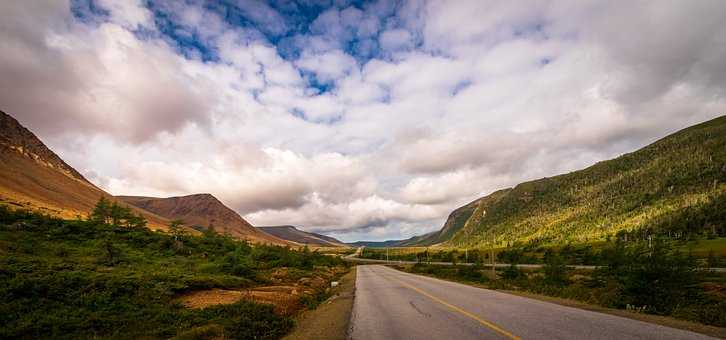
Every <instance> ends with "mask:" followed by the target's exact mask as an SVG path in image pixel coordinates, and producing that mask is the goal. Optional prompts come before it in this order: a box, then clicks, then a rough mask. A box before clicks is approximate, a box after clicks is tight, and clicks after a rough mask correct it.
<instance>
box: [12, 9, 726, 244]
mask: <svg viewBox="0 0 726 340" xmlns="http://www.w3.org/2000/svg"><path fill="white" fill-rule="evenodd" d="M0 11H1V12H2V13H4V14H7V15H5V20H3V21H2V22H0V47H2V49H3V53H2V54H0V77H2V78H3V79H7V81H6V82H4V84H6V86H5V87H3V88H2V90H1V91H0V102H2V103H3V104H2V105H3V107H2V110H3V111H6V112H8V113H10V114H12V115H14V116H15V117H17V118H18V119H19V120H20V121H21V122H22V123H23V124H24V125H26V126H28V127H29V128H31V129H32V130H33V131H34V132H36V133H37V134H38V135H39V136H40V137H41V138H42V139H43V140H44V141H45V142H47V143H48V144H49V145H50V146H51V147H52V148H53V149H54V150H56V151H57V152H58V153H59V154H60V155H61V156H62V157H63V158H64V159H65V160H67V161H68V162H69V163H70V164H71V165H72V166H74V167H75V168H76V169H78V170H79V171H81V172H82V173H83V174H84V175H85V176H87V177H88V178H89V179H90V180H92V181H93V182H94V183H96V184H98V185H99V186H100V187H102V188H103V189H105V190H107V191H109V192H111V193H113V194H118V195H121V194H129V195H154V196H173V195H185V194H191V193H200V192H208V193H212V194H214V195H215V196H217V197H218V198H220V199H221V200H222V201H223V202H224V203H226V204H227V205H229V206H230V207H231V208H233V209H234V210H236V211H237V212H239V213H240V214H242V215H243V216H244V217H245V218H246V219H248V220H249V221H250V222H252V223H253V224H255V225H275V224H292V225H297V226H300V227H301V228H303V229H305V230H311V231H317V232H323V233H326V234H329V235H333V236H336V237H339V238H340V239H342V240H345V241H354V240H362V239H368V240H382V239H391V238H404V237H410V236H412V235H417V234H422V233H425V232H429V231H432V230H436V229H439V228H440V227H441V226H442V224H443V222H444V220H445V218H446V216H447V215H448V214H449V213H450V212H451V211H452V210H453V209H455V208H456V207H458V206H460V205H462V204H465V203H467V202H469V201H471V200H473V199H475V198H477V197H480V196H482V195H486V194H488V193H491V192H492V191H495V190H498V189H501V188H504V187H508V186H512V185H516V184H517V183H519V182H522V181H525V180H529V179H535V178H540V177H544V176H552V175H556V174H559V173H562V172H568V171H572V170H576V169H579V168H582V167H585V166H588V165H590V164H592V163H594V162H597V161H599V160H603V159H608V158H612V157H614V156H617V155H619V154H621V153H624V152H629V151H632V150H634V149H636V148H638V147H641V146H643V145H646V144H647V143H649V142H652V141H654V140H656V139H657V138H659V137H662V136H664V135H665V134H667V133H670V132H673V131H676V130H678V129H680V128H683V127H685V126H688V125H690V124H693V123H696V122H700V121H703V120H707V119H709V118H713V117H715V116H718V115H722V114H723V112H724V111H725V110H724V108H726V99H725V98H726V90H725V89H726V76H725V75H726V41H724V40H723V37H725V36H726V27H725V26H726V25H724V24H723V23H724V22H726V2H723V1H717V0H713V1H707V0H704V1H689V2H686V1H672V2H671V1H667V2H665V3H663V2H658V3H657V4H656V3H653V2H646V1H642V2H641V1H634V2H629V3H627V4H623V3H613V2H607V1H594V0H592V1H574V2H573V1H531V2H502V1H480V0H476V1H474V0H472V1H466V0H461V1H435V0H420V1H342V0H341V1H270V2H265V1H140V0H139V1H125V0H124V1H121V0H92V1H91V0H78V1H76V0H72V1H53V2H24V1H7V2H2V3H0ZM7 84H12V86H8V85H7Z"/></svg>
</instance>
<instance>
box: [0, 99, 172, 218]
mask: <svg viewBox="0 0 726 340" xmlns="http://www.w3.org/2000/svg"><path fill="white" fill-rule="evenodd" d="M101 196H107V197H109V198H111V197H112V196H111V195H110V194H108V193H106V192H104V191H103V190H101V189H99V188H98V187H96V186H95V185H93V184H92V183H91V182H89V181H88V180H86V179H85V178H84V177H83V176H82V175H81V174H80V173H79V172H78V171H76V170H75V169H73V168H72V167H71V166H70V165H68V164H67V163H66V162H64V161H63V160H62V159H61V158H60V157H58V155H56V154H55V153H54V152H53V151H51V150H50V149H49V148H48V147H47V146H45V144H43V142H42V141H41V140H40V139H39V138H38V137H37V136H35V134H33V133H32V132H30V131H29V130H28V129H26V128H25V127H24V126H22V125H21V124H20V123H19V122H18V121H17V120H16V119H15V118H13V117H11V116H10V115H8V114H6V113H4V112H2V111H0V204H5V205H9V206H13V207H19V208H24V209H31V210H39V211H42V212H45V213H48V214H51V215H54V216H59V217H63V218H76V217H77V216H85V215H87V214H88V213H89V212H90V211H91V209H92V208H93V206H94V205H95V204H96V202H97V201H98V199H99V198H101ZM111 199H113V198H111ZM135 210H136V212H137V213H141V214H142V215H144V216H145V217H146V218H147V220H148V221H149V226H150V227H152V228H158V229H163V228H165V227H166V226H167V225H168V221H167V220H166V219H164V218H162V217H160V216H157V215H155V214H152V213H149V212H147V211H143V210H141V209H135Z"/></svg>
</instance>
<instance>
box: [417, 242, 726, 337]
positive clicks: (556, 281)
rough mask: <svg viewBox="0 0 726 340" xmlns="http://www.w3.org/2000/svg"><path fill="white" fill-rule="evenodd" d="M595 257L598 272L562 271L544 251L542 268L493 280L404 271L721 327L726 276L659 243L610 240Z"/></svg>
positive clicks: (444, 271) (477, 269)
mask: <svg viewBox="0 0 726 340" xmlns="http://www.w3.org/2000/svg"><path fill="white" fill-rule="evenodd" d="M565 251H567V249H565ZM520 254H521V253H520ZM596 257H597V258H598V259H599V261H601V265H602V267H599V268H597V269H595V270H574V269H569V268H568V267H567V266H566V262H567V259H568V258H572V253H570V254H569V255H568V254H563V252H562V250H559V251H558V250H555V249H548V250H547V251H546V254H545V256H544V262H545V265H544V266H543V268H541V269H537V270H529V271H528V270H523V269H521V268H518V267H517V266H516V265H510V266H508V267H506V268H504V269H503V270H500V271H499V273H498V275H497V276H496V277H491V276H489V277H487V276H485V274H486V273H489V270H485V269H484V268H483V267H482V266H481V265H479V264H477V265H474V266H436V265H429V264H425V263H417V264H415V265H413V266H411V267H410V268H408V270H409V271H411V272H416V273H425V274H429V275H433V276H437V277H441V278H446V279H451V280H457V281H464V282H470V283H472V282H473V283H477V284H481V285H485V286H487V287H489V288H494V289H506V290H524V291H529V292H533V293H537V294H543V295H549V296H555V297H562V298H568V299H574V300H579V301H583V302H586V303H591V304H596V305H600V306H604V307H610V308H620V309H629V310H633V311H638V312H646V313H651V314H657V315H668V316H673V317H676V318H681V319H686V320H691V321H697V322H701V323H704V324H709V325H715V326H719V327H724V326H726V299H725V298H724V296H723V293H722V292H723V290H724V289H725V288H726V276H725V275H724V274H722V273H714V272H709V271H707V270H704V269H705V268H704V267H705V264H704V263H699V261H697V260H696V259H695V258H694V257H692V256H690V255H689V254H686V253H683V252H681V251H680V250H679V248H678V247H676V246H674V244H673V243H671V242H667V240H663V239H656V240H651V242H638V243H633V242H631V243H627V244H626V243H625V242H623V241H620V240H615V241H612V242H609V243H607V244H605V245H603V246H602V248H601V250H600V251H598V253H597V255H596ZM519 258H521V257H517V256H516V255H514V258H513V262H512V263H517V260H518V259H519Z"/></svg>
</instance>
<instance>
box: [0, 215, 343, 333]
mask: <svg viewBox="0 0 726 340" xmlns="http://www.w3.org/2000/svg"><path fill="white" fill-rule="evenodd" d="M113 206H114V205H113V204H107V202H104V201H101V202H99V205H98V206H97V209H96V210H94V214H92V215H91V218H90V219H89V220H61V219H57V218H52V217H48V216H44V215H40V214H37V213H32V212H27V211H14V210H10V209H8V208H6V207H1V206H0V325H2V327H0V338H4V339H7V338H96V337H101V338H140V337H151V338H170V337H174V336H179V337H181V338H200V337H202V338H203V337H206V336H208V337H224V338H232V339H234V338H238V339H252V338H254V339H271V338H278V337H280V336H282V335H283V334H285V333H286V332H287V331H288V330H289V329H290V328H291V327H292V323H293V321H292V319H291V318H290V316H288V315H279V314H276V313H275V311H274V310H273V307H272V306H269V305H262V304H256V303H252V302H246V301H240V302H237V303H235V304H231V305H220V306H215V307H208V308H205V309H187V308H185V307H183V306H181V305H180V304H179V303H177V302H175V301H176V297H177V296H178V295H179V294H181V293H185V292H190V291H194V290H201V289H210V288H228V289H239V288H243V287H253V286H256V285H263V284H266V283H268V282H270V278H271V275H270V273H271V272H273V271H275V270H279V269H280V268H283V267H285V268H287V270H286V271H289V272H290V274H289V275H294V276H295V277H311V276H314V272H315V271H316V270H319V268H321V267H333V266H340V265H343V262H342V261H341V260H340V259H339V258H335V257H331V256H324V255H321V254H318V253H316V252H311V251H308V250H305V251H296V250H291V249H289V248H283V247H278V246H251V245H249V244H247V243H245V242H240V241H236V240H233V239H231V238H228V237H225V236H222V235H218V234H216V233H214V232H206V233H204V235H202V236H189V235H183V234H179V235H174V236H172V235H168V234H165V233H161V232H154V231H150V230H148V229H146V228H143V227H141V225H143V224H141V223H129V222H128V219H129V218H130V215H129V214H126V213H128V211H126V210H125V209H121V211H122V212H124V213H121V214H118V213H117V212H118V211H119V209H118V208H116V210H114V208H113ZM175 237H176V239H175ZM292 279H296V278H292ZM316 294H317V293H316ZM312 301H315V300H314V299H313V300H312Z"/></svg>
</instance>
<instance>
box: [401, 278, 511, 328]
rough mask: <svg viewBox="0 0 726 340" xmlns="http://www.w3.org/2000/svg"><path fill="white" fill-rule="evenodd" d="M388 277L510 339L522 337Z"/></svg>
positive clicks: (419, 289) (412, 286)
mask: <svg viewBox="0 0 726 340" xmlns="http://www.w3.org/2000/svg"><path fill="white" fill-rule="evenodd" d="M388 278H389V279H393V280H395V281H397V282H398V283H400V284H402V285H404V286H406V287H408V288H411V289H413V290H414V291H416V292H417V293H419V294H421V295H423V296H426V297H427V298H429V299H431V300H434V301H436V302H438V303H440V304H442V305H444V306H446V307H449V308H450V309H452V310H454V311H455V312H459V313H461V314H463V315H464V316H467V317H469V318H471V319H473V320H475V321H478V322H479V323H480V324H482V325H484V326H486V327H488V328H490V329H492V330H494V331H496V332H497V333H499V334H501V335H504V336H505V337H507V338H509V339H515V340H520V339H521V338H520V337H518V336H516V335H514V334H512V333H509V332H507V331H505V330H504V329H502V328H501V327H499V326H497V325H495V324H493V323H491V322H489V321H486V320H484V319H482V318H480V317H478V316H476V315H474V314H472V313H470V312H467V311H466V310H463V309H461V308H459V307H457V306H454V305H452V304H450V303H448V302H446V301H444V300H442V299H440V298H438V297H436V296H434V295H431V294H429V293H427V292H426V291H424V290H422V289H421V288H418V287H416V286H414V285H411V284H408V283H406V282H403V281H401V280H399V279H397V278H395V277H392V276H388Z"/></svg>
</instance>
